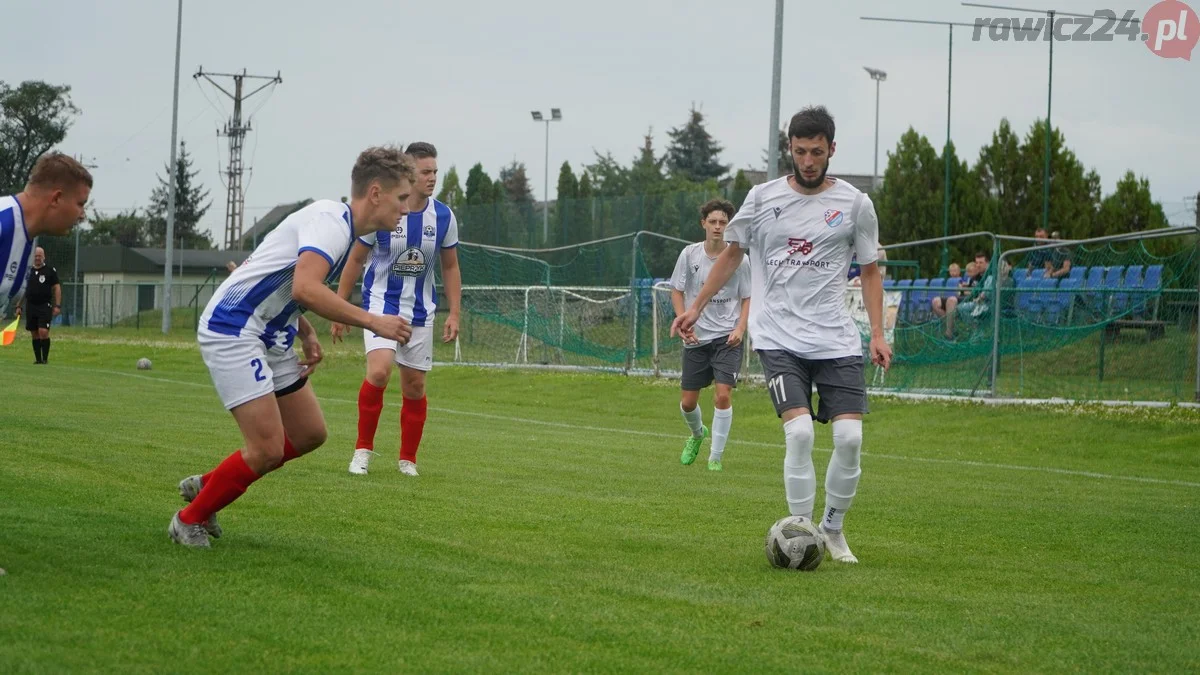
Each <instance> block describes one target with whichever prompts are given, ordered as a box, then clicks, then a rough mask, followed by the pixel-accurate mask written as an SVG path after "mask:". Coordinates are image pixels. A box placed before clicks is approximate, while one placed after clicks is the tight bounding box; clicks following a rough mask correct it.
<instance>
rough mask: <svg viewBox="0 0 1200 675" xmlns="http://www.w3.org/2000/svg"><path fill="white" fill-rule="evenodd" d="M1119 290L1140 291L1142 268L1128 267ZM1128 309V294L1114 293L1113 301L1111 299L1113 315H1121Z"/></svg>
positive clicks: (1136, 266)
mask: <svg viewBox="0 0 1200 675" xmlns="http://www.w3.org/2000/svg"><path fill="white" fill-rule="evenodd" d="M1121 288H1123V289H1137V290H1141V288H1142V266H1141V265H1130V266H1129V267H1127V268H1125V275H1124V279H1123V281H1122V283H1121ZM1128 308H1129V294H1128V293H1114V294H1113V299H1112V312H1113V314H1122V313H1124V312H1125V310H1126V309H1128Z"/></svg>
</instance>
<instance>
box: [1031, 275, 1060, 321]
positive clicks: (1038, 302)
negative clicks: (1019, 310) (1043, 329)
mask: <svg viewBox="0 0 1200 675" xmlns="http://www.w3.org/2000/svg"><path fill="white" fill-rule="evenodd" d="M1037 288H1038V291H1040V292H1038V293H1034V298H1033V304H1034V309H1035V310H1037V313H1038V314H1039V315H1045V314H1046V313H1047V312H1049V311H1050V307H1051V305H1052V304H1053V303H1054V296H1056V295H1058V294H1057V293H1046V292H1044V291H1053V290H1055V289H1057V288H1058V279H1054V278H1049V279H1040V280H1039V281H1038V282H1037Z"/></svg>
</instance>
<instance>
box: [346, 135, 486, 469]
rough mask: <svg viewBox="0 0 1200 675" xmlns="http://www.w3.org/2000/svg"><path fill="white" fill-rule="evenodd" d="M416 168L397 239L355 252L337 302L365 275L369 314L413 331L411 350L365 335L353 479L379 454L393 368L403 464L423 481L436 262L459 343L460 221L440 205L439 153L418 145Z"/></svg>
mask: <svg viewBox="0 0 1200 675" xmlns="http://www.w3.org/2000/svg"><path fill="white" fill-rule="evenodd" d="M405 152H407V153H408V155H409V157H411V158H412V160H413V164H414V165H415V167H416V172H417V181H416V184H415V185H414V187H413V192H412V197H410V198H409V202H408V208H409V212H408V218H407V219H405V220H403V221H401V222H400V224H399V225H397V226H396V228H395V230H394V231H392V232H379V233H377V234H375V235H373V236H371V237H363V238H361V239H359V240H358V242H357V243H356V244H355V245H354V249H353V250H352V251H351V252H350V260H349V262H347V263H346V269H345V270H344V271H343V272H342V278H341V281H340V282H339V284H338V295H340V296H341V297H342V298H345V299H347V300H348V299H349V298H350V295H351V293H352V292H353V291H354V285H355V283H356V282H357V281H358V275H359V273H362V272H363V265H364V264H365V265H366V272H365V273H364V276H363V283H362V302H363V309H365V310H367V311H368V312H370V313H372V314H381V315H389V316H397V315H398V316H402V317H404V318H405V319H406V320H408V321H409V322H411V324H412V338H411V339H410V340H409V341H408V344H407V345H397V344H396V342H395V341H393V340H390V339H388V338H386V337H383V336H380V335H376V334H374V333H372V332H370V331H363V341H364V342H365V346H366V350H367V375H366V377H365V378H364V379H363V383H362V386H361V387H359V390H358V441H357V442H356V443H355V446H354V447H355V450H354V454H353V455H352V456H351V458H350V473H352V474H356V475H363V474H366V473H367V469H368V467H369V465H370V462H371V457H372V456H373V455H374V454H375V452H374V450H375V430H376V429H377V428H378V427H379V415H380V413H381V412H382V411H383V392H384V390H385V389H386V388H387V385H388V380H390V379H391V376H392V368H393V366H392V363H393V362H394V363H395V364H396V367H398V368H399V369H400V393H401V396H402V397H403V399H404V401H403V403H402V405H401V406H400V460H399V463H398V465H397V466H398V467H399V469H400V472H401V473H402V474H404V475H406V476H416V475H417V448H418V447H419V446H420V444H421V435H422V434H423V433H424V430H425V417H426V411H427V410H428V408H429V402H428V400H427V399H426V398H425V373H427V372H429V370H430V368H432V367H433V324H434V312H435V310H436V307H437V291H436V289H435V288H434V285H435V282H436V279H435V278H434V274H433V267H434V260H435V259H436V260H440V261H441V264H442V281H443V283H444V284H445V286H446V300H447V303H446V304H447V308H448V311H447V312H446V320H445V321H444V322H443V324H442V341H443V342H451V341H452V340H454V339H455V338H456V337H458V313H459V304H460V302H461V299H462V275H461V273H460V272H459V269H458V249H457V246H458V221H457V220H455V218H454V213H453V212H452V211H451V210H450V207H448V206H446V205H445V204H443V203H441V202H439V201H438V200H436V199H434V198H433V192H434V188H436V187H437V173H438V165H437V148H435V147H433V145H431V144H429V143H411V144H409V146H408V148H407V149H406V150H405ZM332 331H333V340H334V342H337V341H338V340H340V339H342V336H343V335H345V333H346V327H345V326H344V325H342V324H336V323H335V324H334V325H333V327H332Z"/></svg>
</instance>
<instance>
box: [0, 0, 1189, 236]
mask: <svg viewBox="0 0 1200 675" xmlns="http://www.w3.org/2000/svg"><path fill="white" fill-rule="evenodd" d="M4 4H5V12H4V24H5V26H6V30H5V36H4V40H2V41H0V80H4V81H6V82H8V83H10V84H16V83H18V82H20V81H22V80H27V79H43V80H47V81H49V82H52V83H62V84H69V85H71V86H72V88H73V91H72V97H73V100H74V102H75V104H76V105H77V106H79V107H80V108H81V109H82V110H83V114H82V115H81V116H80V117H79V118H78V120H77V122H76V124H75V126H74V127H73V128H72V129H71V131H70V133H69V134H68V136H67V139H66V141H65V143H64V144H63V145H62V149H63V150H65V151H66V152H69V153H72V154H82V155H83V156H85V157H86V158H88V159H89V160H92V161H94V162H95V163H96V164H98V168H97V169H95V174H96V178H97V186H96V191H95V192H94V193H93V194H94V203H95V205H96V206H97V207H99V208H100V209H101V210H103V211H105V212H115V211H117V210H120V209H122V208H129V207H133V206H137V207H145V206H146V205H147V203H148V199H149V195H150V191H151V189H152V188H153V187H154V185H155V184H156V181H155V178H154V175H155V173H156V172H161V171H162V169H163V166H164V164H165V163H166V161H167V155H168V152H169V140H170V123H171V78H172V68H173V65H174V63H173V59H174V39H175V3H174V2H170V1H168V0H111V1H109V2H103V3H101V2H71V3H69V4H68V5H66V7H69V10H64V5H62V4H56V3H46V2H44V1H43V0H8V2H5V3H4ZM1001 4H1003V3H1001ZM1016 4H1017V5H1019V6H1035V7H1046V8H1049V7H1054V6H1056V7H1057V8H1058V9H1060V10H1064V11H1074V12H1090V11H1092V10H1094V9H1098V8H1100V7H1099V5H1096V3H1088V2H1079V1H1078V0H1063V1H1062V2H1060V3H1058V4H1057V5H1051V4H1046V3H1041V2H1032V3H1031V2H1025V3H1016ZM1151 4H1153V3H1152V2H1145V1H1136V2H1127V3H1126V4H1125V5H1122V6H1119V7H1118V6H1112V7H1111V9H1113V10H1116V11H1117V14H1118V15H1121V14H1123V13H1124V10H1125V9H1133V10H1135V12H1136V15H1137V16H1138V17H1139V18H1140V17H1141V16H1142V15H1144V13H1145V11H1146V9H1147V8H1148V7H1149V6H1150V5H1151ZM184 5H185V6H184V29H183V51H182V62H181V64H182V65H181V69H182V75H183V78H182V80H181V84H180V112H179V131H180V138H181V139H183V140H186V141H187V142H188V146H189V149H190V150H191V151H192V152H193V153H194V156H195V160H196V166H197V167H198V168H200V169H201V172H202V173H201V180H203V182H204V184H205V185H206V186H207V187H209V188H210V189H211V190H212V196H213V202H214V203H213V208H212V209H211V210H210V212H209V214H208V215H207V216H206V217H205V219H204V222H205V224H206V225H208V226H209V227H210V228H211V229H213V231H214V237H213V239H214V240H215V241H218V242H219V241H220V240H221V238H222V237H221V232H220V229H221V227H222V219H223V215H224V201H225V197H224V189H223V187H222V182H221V177H220V175H219V173H218V167H224V165H225V159H226V157H227V150H226V146H225V143H224V140H223V139H218V138H217V137H216V135H215V130H216V128H217V127H218V126H220V125H221V124H223V122H224V121H225V118H226V117H227V115H228V113H229V111H230V109H231V107H230V103H229V101H228V100H226V99H224V97H223V96H220V95H218V94H217V93H216V92H214V90H213V89H212V87H211V86H209V85H207V84H203V85H202V86H197V82H196V81H193V80H192V78H191V75H192V73H194V72H195V71H196V69H197V67H198V66H203V67H204V68H205V69H206V70H212V71H219V72H232V71H234V70H240V69H242V68H243V67H245V68H247V69H249V71H250V72H251V73H261V74H273V73H274V72H275V71H276V70H280V71H282V74H283V84H282V85H280V86H279V87H278V88H276V90H275V91H274V93H273V94H272V96H271V97H270V99H269V100H265V99H264V98H263V97H262V95H260V96H259V97H257V98H256V99H252V100H251V101H250V102H249V103H248V106H247V111H248V112H254V111H257V112H254V117H253V125H254V131H253V132H251V134H250V135H249V137H248V138H247V142H246V154H245V160H246V164H247V166H252V167H253V174H252V176H248V177H247V181H246V182H247V184H248V192H247V198H246V205H247V209H246V214H247V216H246V226H247V227H249V226H250V223H251V222H252V220H253V217H254V216H260V215H262V214H264V213H266V211H267V210H268V209H269V208H270V207H271V206H274V205H275V204H278V203H280V202H286V201H295V200H298V199H300V198H303V197H333V198H336V197H339V196H341V195H344V194H347V193H348V187H349V186H348V182H349V168H350V165H351V164H352V162H353V160H354V157H355V155H356V154H357V152H358V151H359V150H361V149H362V148H363V147H365V146H367V145H370V144H375V143H381V142H407V141H412V140H427V141H430V142H433V143H434V144H436V145H437V146H438V149H439V152H440V154H441V164H442V167H443V171H445V170H446V169H449V167H450V165H452V164H455V165H457V166H458V169H459V172H460V175H461V176H462V178H463V179H464V180H465V177H466V172H467V169H468V168H469V167H470V166H471V165H472V164H474V163H475V162H477V161H481V162H483V165H484V167H485V168H486V169H487V171H488V173H489V174H490V175H491V176H492V177H493V178H495V177H496V176H497V174H498V173H499V169H500V168H501V166H502V165H504V164H507V163H508V162H511V161H512V160H513V159H517V160H520V161H523V162H525V163H526V165H527V167H528V170H529V176H530V179H531V182H532V183H533V186H534V195H535V197H536V198H538V199H541V198H542V196H543V190H542V169H543V159H542V157H543V142H544V131H545V130H544V126H543V125H540V124H534V123H533V122H532V121H531V120H530V116H529V111H530V110H532V109H538V108H540V109H542V110H544V111H547V112H548V110H549V108H550V107H551V106H554V107H560V108H562V109H563V114H564V117H565V121H563V122H560V123H554V124H553V125H552V126H551V129H550V164H551V176H550V190H551V197H553V196H554V195H553V191H554V184H555V180H556V177H557V170H558V167H559V166H560V165H561V164H562V162H563V161H564V160H567V161H570V162H571V164H572V165H573V166H574V167H575V168H576V171H578V170H579V165H580V164H581V163H584V162H590V161H591V160H592V159H593V154H592V150H593V149H596V150H599V151H601V152H603V151H606V150H611V151H612V152H613V154H614V156H615V157H616V158H617V159H618V160H620V161H622V162H624V163H628V161H629V160H631V159H632V158H633V157H634V156H635V154H636V153H637V150H638V148H639V146H640V145H641V141H642V135H643V134H645V132H646V129H647V127H653V129H654V137H655V142H656V145H657V146H658V150H659V152H662V151H663V150H665V147H666V141H667V136H666V131H667V129H668V128H670V127H673V126H679V125H682V124H683V123H684V122H686V120H687V115H688V109H689V107H690V106H691V105H692V103H693V102H694V103H695V105H696V106H697V107H699V108H700V109H701V110H702V111H703V113H704V114H705V117H706V120H707V124H708V128H709V131H710V132H711V133H712V134H713V135H714V136H715V137H716V139H717V140H718V141H719V142H720V143H722V144H723V145H724V147H725V153H724V154H723V156H722V160H723V161H724V162H726V163H730V164H732V165H733V166H734V168H735V170H736V169H737V168H746V167H760V165H761V157H762V154H763V150H764V148H765V147H766V145H767V141H768V129H767V124H768V107H769V102H770V94H771V92H770V76H771V72H770V69H771V55H772V22H773V20H774V3H773V2H771V1H770V0H741V1H738V2H734V1H732V0H725V1H707V0H706V1H701V2H687V3H684V2H666V1H665V0H663V1H660V0H649V1H647V0H637V1H634V0H607V1H606V2H603V3H568V2H548V1H544V2H543V1H533V0H512V1H510V2H478V1H473V2H457V1H453V0H445V1H437V2H425V3H398V2H394V1H393V0H344V1H343V2H339V3H333V4H331V3H329V2H328V1H327V0H298V1H293V2H283V1H282V0H256V1H255V2H244V1H241V2H234V1H232V0H205V1H204V2H199V1H197V0H185V3H184ZM862 15H882V16H901V17H906V18H922V19H937V20H956V21H963V22H971V21H973V20H974V18H975V17H976V16H999V15H1002V14H996V13H995V11H994V10H981V9H975V8H968V7H962V6H961V5H959V4H958V3H955V2H942V1H940V0H939V1H935V0H930V1H926V2H915V1H914V2H908V3H896V2H888V1H886V0H858V1H853V0H852V1H849V2H838V3H827V2H805V1H801V0H789V1H788V3H787V6H786V8H785V26H784V48H783V59H784V65H783V87H782V114H781V117H782V119H783V120H784V121H786V119H787V118H788V117H789V116H790V114H791V113H792V112H794V111H795V110H797V109H799V108H800V107H801V106H803V105H806V104H810V103H822V104H825V105H826V106H828V108H829V109H830V111H831V112H832V113H833V115H834V116H835V119H836V120H837V124H838V138H837V141H838V152H837V155H836V157H834V159H833V166H834V169H835V170H836V171H842V172H845V173H870V172H871V170H872V159H873V143H874V137H873V134H874V114H875V86H874V83H873V82H872V81H871V80H870V79H869V78H868V76H867V74H866V73H865V72H863V70H862V67H863V66H865V65H869V66H873V67H876V68H881V69H884V70H886V71H887V72H888V81H887V82H884V83H883V85H882V87H883V88H882V103H881V118H880V172H881V173H882V171H883V167H884V165H885V163H886V155H885V153H886V151H887V150H889V149H891V148H893V147H894V146H895V143H896V141H897V139H898V138H899V136H900V134H902V133H903V132H904V130H905V129H906V128H907V127H909V126H910V125H911V126H913V127H915V128H916V129H917V131H918V132H920V133H923V134H925V135H926V136H928V137H929V138H930V139H931V141H932V142H933V144H934V145H935V146H936V147H937V148H938V149H939V151H940V148H941V144H942V141H943V139H944V137H945V124H946V120H945V114H946V53H947V48H946V29H945V28H940V27H935V26H917V25H893V24H880V23H875V22H864V21H860V20H859V16H862ZM1021 16H1023V17H1024V16H1025V15H1021ZM1198 29H1200V27H1198ZM50 30H54V31H57V32H56V33H54V34H53V35H54V36H56V37H57V38H58V42H57V43H55V44H53V45H51V44H50V42H49V39H50V37H51V35H52V33H50V32H49V31H50ZM954 50H955V51H954V92H953V94H954V97H953V111H952V112H953V117H954V119H953V121H952V127H951V130H952V137H953V139H954V142H955V144H956V146H957V148H958V153H959V156H960V157H961V158H965V159H968V160H970V161H971V162H972V163H974V160H975V159H976V157H977V156H978V152H979V148H980V146H981V145H983V144H985V143H987V142H988V141H989V140H990V138H991V133H992V132H993V131H994V130H995V129H996V127H997V125H998V123H999V121H1000V118H1001V117H1008V118H1009V120H1010V121H1011V122H1012V124H1013V126H1014V128H1015V129H1016V130H1017V131H1018V132H1019V133H1021V135H1022V136H1023V135H1024V134H1025V133H1026V132H1027V131H1028V129H1029V127H1030V125H1031V124H1032V122H1033V120H1034V119H1035V118H1037V117H1042V116H1044V115H1045V111H1046V65H1047V49H1046V43H1044V42H1040V41H1039V42H1037V43H1034V44H1029V43H1015V42H1012V41H1010V42H992V41H989V40H987V38H986V31H985V33H984V39H983V40H982V41H979V42H973V41H972V40H971V30H970V29H956V30H955V42H954ZM1198 61H1200V51H1198V52H1197V54H1196V55H1195V59H1194V60H1193V61H1184V60H1179V59H1173V60H1167V59H1162V58H1159V57H1157V56H1155V55H1154V54H1152V53H1151V52H1150V51H1149V50H1148V49H1146V47H1145V45H1143V44H1141V43H1128V42H1125V41H1124V40H1123V38H1121V37H1120V36H1118V37H1117V39H1116V40H1115V41H1114V42H1110V43H1077V42H1063V43H1057V44H1056V45H1055V52H1054V75H1055V89H1054V102H1053V109H1052V113H1053V122H1054V124H1055V125H1056V126H1057V127H1059V128H1060V129H1061V130H1062V131H1063V133H1064V134H1065V135H1066V139H1067V145H1068V146H1069V147H1070V148H1071V149H1073V150H1074V151H1075V152H1076V154H1077V155H1078V156H1079V158H1080V160H1081V161H1082V162H1083V164H1084V165H1085V167H1087V168H1094V169H1096V170H1097V171H1098V172H1099V173H1100V176H1101V178H1102V180H1103V187H1104V191H1105V193H1106V194H1107V193H1108V192H1110V191H1111V190H1112V188H1113V186H1114V184H1115V183H1116V181H1117V179H1118V178H1120V176H1121V174H1122V173H1124V171H1125V170H1126V169H1132V170H1133V171H1134V172H1135V173H1136V174H1138V175H1139V176H1146V177H1148V178H1149V179H1150V185H1151V189H1152V191H1153V193H1154V196H1155V198H1156V199H1157V200H1159V201H1161V202H1162V203H1163V207H1164V209H1165V211H1166V213H1167V216H1168V218H1169V219H1170V221H1171V222H1172V223H1175V224H1182V223H1189V224H1190V223H1191V222H1192V218H1193V216H1192V214H1191V212H1190V211H1189V209H1188V206H1187V204H1186V203H1185V201H1184V199H1185V198H1187V197H1188V196H1189V195H1195V193H1196V191H1197V190H1198V189H1200V160H1197V157H1198V156H1200V132H1198V131H1197V127H1196V121H1195V120H1196V111H1197V110H1200V87H1198V86H1197V85H1198V84H1200V63H1197V62H1198ZM264 101H265V102H264ZM260 104H262V105H261V108H260Z"/></svg>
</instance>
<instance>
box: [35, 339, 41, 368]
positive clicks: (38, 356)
mask: <svg viewBox="0 0 1200 675" xmlns="http://www.w3.org/2000/svg"><path fill="white" fill-rule="evenodd" d="M33 358H34V359H35V360H36V361H37V362H38V363H41V362H42V341H41V340H39V339H37V338H33Z"/></svg>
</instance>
